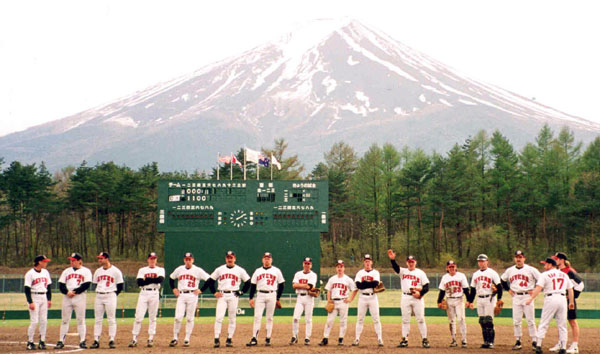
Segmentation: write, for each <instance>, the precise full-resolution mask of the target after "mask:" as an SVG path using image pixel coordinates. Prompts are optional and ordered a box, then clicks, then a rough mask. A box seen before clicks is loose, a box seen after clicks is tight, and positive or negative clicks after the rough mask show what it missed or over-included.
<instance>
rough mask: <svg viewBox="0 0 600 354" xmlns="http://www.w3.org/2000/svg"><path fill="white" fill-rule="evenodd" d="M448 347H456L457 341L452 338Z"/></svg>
mask: <svg viewBox="0 0 600 354" xmlns="http://www.w3.org/2000/svg"><path fill="white" fill-rule="evenodd" d="M449 347H450V348H455V347H458V343H456V339H453V340H452V342H450V345H449Z"/></svg>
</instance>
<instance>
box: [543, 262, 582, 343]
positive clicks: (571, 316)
mask: <svg viewBox="0 0 600 354" xmlns="http://www.w3.org/2000/svg"><path fill="white" fill-rule="evenodd" d="M552 258H554V260H555V261H556V264H557V265H558V269H560V270H561V271H562V272H563V273H565V274H567V275H568V276H569V279H570V280H571V283H572V284H573V306H574V308H573V309H568V310H567V320H568V321H569V325H570V326H571V330H572V331H573V342H572V343H571V345H570V346H569V348H568V349H567V353H579V347H578V344H577V343H578V342H579V324H578V323H577V298H578V297H579V294H580V293H581V292H582V291H583V287H584V284H583V280H582V279H581V277H580V276H579V275H578V274H577V272H576V271H575V269H573V268H571V264H570V263H569V260H568V258H567V255H566V254H564V253H563V252H556V253H555V254H554V256H552ZM559 349H560V343H557V344H556V345H555V346H554V347H552V348H550V351H558V350H559Z"/></svg>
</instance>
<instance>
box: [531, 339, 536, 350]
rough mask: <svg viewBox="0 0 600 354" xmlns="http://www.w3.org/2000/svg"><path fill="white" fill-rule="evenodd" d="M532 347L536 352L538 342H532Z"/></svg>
mask: <svg viewBox="0 0 600 354" xmlns="http://www.w3.org/2000/svg"><path fill="white" fill-rule="evenodd" d="M531 346H532V347H533V350H535V347H537V342H536V341H533V342H531Z"/></svg>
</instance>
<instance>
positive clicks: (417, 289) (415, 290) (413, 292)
mask: <svg viewBox="0 0 600 354" xmlns="http://www.w3.org/2000/svg"><path fill="white" fill-rule="evenodd" d="M420 291H421V288H410V293H411V294H412V295H413V297H414V296H415V294H416V293H417V292H420ZM420 298H421V295H419V297H417V299H420Z"/></svg>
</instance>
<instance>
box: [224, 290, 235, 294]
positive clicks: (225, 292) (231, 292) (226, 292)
mask: <svg viewBox="0 0 600 354" xmlns="http://www.w3.org/2000/svg"><path fill="white" fill-rule="evenodd" d="M221 292H222V293H223V294H233V293H235V291H233V290H223V291H221Z"/></svg>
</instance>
